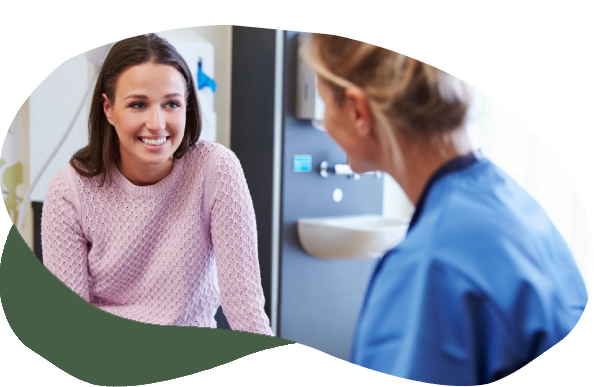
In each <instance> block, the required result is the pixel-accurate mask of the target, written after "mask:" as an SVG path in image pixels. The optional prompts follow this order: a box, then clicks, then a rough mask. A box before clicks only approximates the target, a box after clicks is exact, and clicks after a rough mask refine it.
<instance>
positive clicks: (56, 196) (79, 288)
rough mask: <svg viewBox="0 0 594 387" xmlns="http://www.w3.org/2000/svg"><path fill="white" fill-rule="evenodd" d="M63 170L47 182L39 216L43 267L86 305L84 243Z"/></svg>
mask: <svg viewBox="0 0 594 387" xmlns="http://www.w3.org/2000/svg"><path fill="white" fill-rule="evenodd" d="M67 173H70V171H68V170H67V169H62V170H61V171H60V172H59V173H58V174H57V175H56V176H54V177H53V179H52V180H51V181H50V183H49V185H48V188H47V191H46V193H45V198H44V202H43V212H42V215H41V243H42V247H43V264H44V265H45V266H46V267H47V268H48V270H49V271H51V272H52V273H53V274H54V275H55V276H56V277H58V278H59V279H60V280H61V281H62V282H64V284H66V285H67V286H68V287H69V288H70V289H72V290H73V291H74V292H76V293H77V294H78V295H79V296H81V297H82V298H84V299H85V300H86V301H89V300H90V296H89V272H88V268H87V240H86V238H85V237H84V235H83V232H82V228H81V225H80V221H79V218H78V211H77V209H76V206H75V198H74V193H73V192H72V190H71V189H70V184H69V181H68V177H67V176H66V174H67Z"/></svg>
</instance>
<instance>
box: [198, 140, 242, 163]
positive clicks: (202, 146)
mask: <svg viewBox="0 0 594 387" xmlns="http://www.w3.org/2000/svg"><path fill="white" fill-rule="evenodd" d="M187 159H188V160H189V161H190V163H191V164H199V165H201V166H206V167H209V168H216V167H217V165H219V164H220V163H221V162H222V161H225V160H233V161H235V160H237V156H235V153H234V152H233V151H232V150H231V149H229V148H227V147H226V146H224V145H222V144H219V143H216V142H212V141H208V140H198V141H197V142H196V144H194V145H193V146H191V147H190V148H189V149H188V152H187Z"/></svg>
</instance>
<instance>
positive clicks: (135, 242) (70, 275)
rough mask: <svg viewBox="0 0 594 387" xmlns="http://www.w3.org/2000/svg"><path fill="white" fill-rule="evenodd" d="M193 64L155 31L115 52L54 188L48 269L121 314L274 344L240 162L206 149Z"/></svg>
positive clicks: (217, 148)
mask: <svg viewBox="0 0 594 387" xmlns="http://www.w3.org/2000/svg"><path fill="white" fill-rule="evenodd" d="M200 123H201V119H200V108H199V103H198V98H197V93H196V88H195V84H194V81H193V78H192V75H191V73H190V70H189V69H188V65H187V64H186V62H185V61H184V59H183V58H182V57H181V56H180V55H179V53H178V52H177V51H176V50H175V49H174V48H173V47H172V46H171V45H170V44H169V43H168V42H167V41H166V40H164V39H162V38H159V37H158V36H156V35H154V34H150V35H143V36H138V37H134V38H130V39H126V40H123V41H121V42H118V43H116V44H115V45H114V46H113V48H112V49H111V51H110V52H109V54H108V55H107V58H106V59H105V62H104V64H103V67H102V69H101V72H100V74H99V78H98V80H97V85H96V87H95V90H94V94H93V100H92V105H91V111H90V116H89V145H87V146H86V147H85V148H83V149H81V150H80V151H78V152H77V153H76V154H75V155H74V156H73V157H72V159H71V160H70V165H67V166H66V167H64V168H63V169H62V170H60V172H58V174H57V175H56V176H54V178H53V179H52V181H51V183H50V184H49V186H48V189H47V192H46V195H45V201H44V205H43V216H42V225H41V232H42V244H43V259H44V264H45V265H46V266H47V268H48V269H49V270H50V271H51V272H52V273H54V274H55V275H56V276H57V277H58V278H59V279H60V280H62V281H63V282H64V283H65V284H66V285H67V286H69V287H70V288H71V289H72V290H73V291H75V292H76V293H77V294H78V295H80V296H81V297H82V298H84V299H85V300H87V301H88V302H90V303H91V304H93V305H95V306H96V307H98V308H100V309H102V310H104V311H107V312H109V313H113V314H115V315H118V316H121V317H124V318H128V319H132V320H137V321H141V322H145V323H152V324H160V325H179V326H200V327H211V328H215V327H216V322H215V319H214V316H215V313H216V311H217V309H218V307H219V305H222V307H223V310H224V312H225V315H226V317H227V320H228V321H229V324H230V326H231V328H232V329H234V330H242V331H249V332H255V333H261V334H267V335H272V331H271V329H270V326H269V320H268V317H267V316H266V314H265V313H264V296H263V292H262V287H261V283H260V270H259V267H258V257H257V236H256V222H255V216H254V210H253V205H252V202H251V197H250V194H249V191H248V187H247V184H246V181H245V178H244V176H243V172H242V169H241V165H240V164H239V161H238V160H237V158H236V156H235V155H234V154H233V152H231V151H230V150H228V149H226V148H225V147H223V146H222V145H219V144H215V143H211V142H207V141H203V140H199V136H200V130H201V124H200Z"/></svg>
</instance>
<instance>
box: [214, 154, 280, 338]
mask: <svg viewBox="0 0 594 387" xmlns="http://www.w3.org/2000/svg"><path fill="white" fill-rule="evenodd" d="M212 173H213V177H212V198H213V199H212V203H213V204H212V206H213V208H212V212H211V235H212V242H213V246H214V251H215V257H216V266H217V272H218V276H219V289H220V293H221V304H222V307H223V311H224V313H225V316H226V317H227V320H228V322H229V325H230V326H231V328H232V329H233V330H241V331H246V332H253V333H260V334H266V335H273V334H272V330H271V329H270V322H269V320H268V316H267V315H266V313H265V312H264V294H263V291H262V284H261V279H260V268H259V263H258V243H257V233H256V217H255V214H254V208H253V204H252V199H251V196H250V192H249V190H248V187H247V182H246V180H245V177H244V175H243V170H242V169H241V165H240V163H239V160H238V159H237V157H236V156H235V154H234V153H233V152H231V151H229V150H225V151H224V152H222V154H221V155H220V157H219V159H218V160H217V161H215V163H214V170H213V171H212Z"/></svg>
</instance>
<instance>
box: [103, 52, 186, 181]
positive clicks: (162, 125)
mask: <svg viewBox="0 0 594 387" xmlns="http://www.w3.org/2000/svg"><path fill="white" fill-rule="evenodd" d="M103 108H104V111H105V115H106V116H107V119H108V121H109V123H110V124H112V125H113V126H114V127H115V130H116V133H117V135H118V138H119V142H120V160H119V163H118V164H120V163H121V168H123V169H126V170H131V169H134V170H136V171H139V170H149V169H152V170H155V169H157V170H159V169H161V168H163V169H167V168H169V167H171V163H172V161H173V154H174V153H175V151H176V150H177V148H178V147H179V146H180V144H181V142H182V139H183V136H184V130H185V125H186V86H185V81H184V78H183V76H182V75H181V73H180V72H179V71H177V69H175V68H174V67H172V66H169V65H162V64H155V63H152V62H147V63H143V64H140V65H137V66H132V67H130V68H128V69H126V70H125V71H124V72H122V74H120V76H119V77H118V80H117V82H116V87H115V97H114V101H111V102H110V101H109V100H108V99H107V96H106V95H105V94H103Z"/></svg>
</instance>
